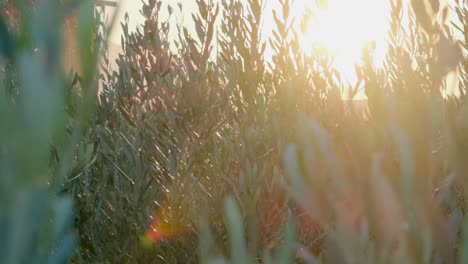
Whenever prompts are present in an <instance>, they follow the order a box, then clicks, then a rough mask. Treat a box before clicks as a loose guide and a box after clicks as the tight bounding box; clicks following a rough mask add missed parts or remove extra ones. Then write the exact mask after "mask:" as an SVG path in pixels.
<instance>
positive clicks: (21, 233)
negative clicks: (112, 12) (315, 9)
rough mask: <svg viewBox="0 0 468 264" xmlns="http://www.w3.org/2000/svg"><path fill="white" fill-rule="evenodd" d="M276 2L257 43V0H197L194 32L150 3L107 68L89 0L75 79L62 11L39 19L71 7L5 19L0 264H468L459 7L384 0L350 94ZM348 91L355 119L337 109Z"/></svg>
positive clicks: (467, 114)
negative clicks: (379, 41) (387, 17)
mask: <svg viewBox="0 0 468 264" xmlns="http://www.w3.org/2000/svg"><path fill="white" fill-rule="evenodd" d="M19 2H21V1H19ZM280 2H281V9H280V10H277V11H276V12H275V13H274V20H275V23H276V25H275V26H276V27H275V30H274V32H273V34H272V37H271V38H270V39H269V40H267V41H265V40H263V39H262V38H261V32H262V29H261V23H260V21H261V20H262V17H263V16H264V13H263V12H264V11H263V10H264V7H265V4H266V2H265V1H262V0H248V1H238V0H232V1H220V2H219V3H218V1H211V0H205V1H204V0H201V1H197V4H198V10H197V12H195V13H194V14H193V17H192V19H193V21H194V25H195V30H193V31H192V30H189V29H187V28H185V27H184V26H182V24H181V23H180V24H178V23H176V24H173V23H169V19H168V18H167V16H164V15H163V14H166V13H167V14H169V16H172V15H174V13H175V12H177V11H178V10H174V9H173V8H172V7H167V6H166V5H163V1H157V0H150V1H147V2H144V3H143V7H142V10H141V13H142V15H143V16H144V17H145V21H144V23H143V24H142V25H141V26H140V27H139V28H138V29H137V30H136V31H134V32H131V31H130V30H129V26H128V22H129V21H128V18H127V19H126V21H124V22H123V23H122V24H121V27H122V29H123V32H124V33H123V35H122V36H121V46H122V52H121V54H119V55H118V57H117V58H116V59H115V61H113V60H110V59H109V58H108V56H105V55H104V56H103V57H102V58H101V60H99V62H100V65H99V70H98V67H97V63H96V62H98V60H97V54H99V53H101V51H102V50H103V47H104V46H105V45H104V44H105V41H104V40H105V39H106V36H107V34H108V31H107V29H106V28H105V27H104V26H103V24H102V23H101V22H100V21H102V19H101V18H102V13H99V12H97V13H96V14H95V17H94V20H93V19H92V17H90V16H91V15H92V14H93V8H92V5H91V4H90V3H87V4H86V3H85V4H80V5H78V6H77V8H78V10H81V11H79V12H78V22H79V23H78V30H77V33H78V38H77V40H78V42H79V43H78V44H79V46H78V47H80V51H79V58H80V62H81V64H80V67H81V68H80V69H77V70H79V72H80V74H79V75H71V76H72V78H70V77H69V76H67V75H65V74H64V73H63V67H62V65H61V61H62V58H61V56H63V54H61V53H60V52H58V51H60V50H61V48H60V47H61V44H60V43H61V42H60V36H59V34H58V32H60V30H59V29H58V27H59V25H60V21H62V19H64V17H65V15H63V17H61V18H55V17H53V16H47V17H43V16H41V14H44V13H43V12H45V11H46V10H48V12H50V10H54V8H64V6H66V7H70V8H69V9H66V10H73V8H71V7H75V6H74V5H70V6H68V5H67V4H65V5H63V1H47V0H43V1H38V3H37V4H36V8H35V11H34V12H33V11H31V12H32V14H36V15H30V16H23V17H25V18H27V19H26V20H25V21H21V23H20V25H22V27H21V28H20V29H19V30H17V31H14V30H8V26H6V22H5V21H3V22H2V23H1V24H0V34H1V35H0V37H1V40H2V41H1V43H0V52H2V53H1V55H2V56H1V58H2V64H1V70H2V72H1V74H2V76H1V79H2V84H1V85H2V86H1V87H2V91H3V94H4V96H2V97H1V101H0V112H1V117H0V118H1V127H0V147H1V154H0V155H1V156H0V162H1V163H2V165H1V166H0V168H1V178H0V181H1V182H0V183H1V184H0V188H1V192H0V195H1V199H0V202H1V203H2V206H1V208H2V211H0V243H1V244H0V245H2V247H0V253H1V254H0V262H2V263H3V261H5V263H39V262H52V261H55V258H58V257H60V260H57V261H58V263H62V262H63V261H65V260H66V259H69V257H70V255H71V254H72V252H74V256H73V261H74V263H198V262H202V263H296V262H297V263H400V262H401V263H468V219H467V215H466V213H467V212H466V187H467V186H466V185H467V182H468V181H467V179H466V177H467V173H468V168H467V163H466V160H467V158H468V149H467V148H468V137H467V135H468V108H467V104H466V102H465V101H466V91H467V89H468V87H467V84H468V83H467V81H468V79H467V77H466V76H467V75H466V73H467V70H468V63H467V60H466V48H467V46H468V44H467V43H468V37H467V32H466V28H467V23H468V22H467V19H468V16H467V14H468V13H467V10H468V2H467V1H456V5H455V6H454V11H455V14H456V17H457V19H456V20H455V21H449V20H448V19H447V9H444V8H443V7H442V6H441V5H440V4H439V2H438V1H423V0H413V1H411V8H407V7H406V6H405V5H404V4H403V1H401V0H391V1H390V3H391V7H392V12H391V27H390V28H391V29H390V31H389V34H388V41H389V50H388V54H387V57H386V58H385V61H384V63H383V65H375V64H374V62H373V47H372V45H369V46H368V47H365V48H364V50H363V56H362V61H361V62H360V63H358V64H357V65H356V76H357V77H358V82H357V84H356V85H354V84H353V85H349V84H347V83H345V82H344V81H342V79H341V77H340V73H339V72H338V71H337V70H335V69H334V65H333V60H332V58H331V57H330V56H329V55H327V54H324V53H323V51H322V50H319V49H313V52H312V53H311V54H304V53H303V52H302V51H301V49H302V48H301V46H302V45H304V44H302V43H300V38H299V34H300V33H299V32H295V31H294V27H293V26H292V25H293V23H294V18H293V17H291V12H290V10H289V8H290V6H291V1H289V0H281V1H280ZM54 3H55V4H54ZM59 3H62V4H59ZM41 8H42V9H41ZM166 8H167V9H166ZM176 8H179V9H182V8H183V4H180V5H178V6H177V7H176ZM19 10H21V9H19ZM55 10H56V11H55V12H50V14H66V12H64V10H65V9H63V10H62V11H60V9H55ZM166 10H167V12H166ZM25 12H26V11H25ZM41 12H42V13H41ZM403 17H404V18H405V19H403ZM29 19H30V20H31V21H29ZM404 21H406V22H404ZM451 23H453V24H451ZM171 30H176V32H178V34H176V35H177V39H176V40H175V42H174V40H173V39H172V38H171ZM37 32H41V34H37ZM267 46H269V47H270V48H271V49H272V51H273V56H272V58H271V59H267V58H266V55H265V51H266V49H267V48H266V47H267ZM174 47H175V48H174ZM96 72H99V73H100V75H99V78H96V76H95V75H96ZM359 89H362V90H363V91H364V92H365V94H366V95H367V97H368V102H367V107H366V109H365V110H364V111H359V110H358V109H356V107H355V105H356V102H355V101H348V100H342V94H345V93H347V94H348V96H349V97H353V96H354V95H356V94H357V93H358V90H359ZM67 195H70V196H71V197H73V201H74V211H73V213H72V203H71V201H70V199H69V198H67V197H68V196H67ZM4 208H5V209H4ZM71 219H74V221H71ZM72 224H73V225H74V227H75V230H76V234H77V237H74V236H73V235H72V233H73V232H72V231H71V230H72V229H71V227H72ZM74 238H77V239H78V240H77V241H78V244H77V247H76V249H75V251H73V249H74V241H76V240H74ZM2 258H5V260H4V259H2Z"/></svg>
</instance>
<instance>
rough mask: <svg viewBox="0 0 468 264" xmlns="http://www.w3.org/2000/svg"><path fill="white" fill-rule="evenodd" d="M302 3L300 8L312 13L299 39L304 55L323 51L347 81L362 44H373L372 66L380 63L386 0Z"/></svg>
mask: <svg viewBox="0 0 468 264" xmlns="http://www.w3.org/2000/svg"><path fill="white" fill-rule="evenodd" d="M302 2H303V4H302V5H301V6H303V7H307V8H309V10H310V12H311V13H312V15H310V17H309V19H308V20H307V21H308V22H307V24H306V25H305V26H306V27H305V31H304V32H303V34H302V36H301V38H302V47H303V49H304V51H305V52H306V53H311V52H312V51H313V49H314V47H320V48H321V50H325V51H326V52H328V53H329V54H330V55H331V56H332V57H333V58H334V63H335V67H337V68H338V70H339V71H341V73H342V75H344V77H347V78H348V79H352V78H353V76H354V64H355V63H357V62H359V61H360V59H361V56H362V50H363V47H364V46H365V45H366V44H371V43H373V44H375V48H376V50H375V57H374V60H375V63H376V64H380V63H381V62H382V61H383V58H384V56H385V53H386V51H387V44H386V36H387V32H388V28H389V20H388V17H389V13H390V7H389V3H388V2H389V1H388V0H352V1H351V0H329V1H326V0H322V1H316V2H318V3H321V4H313V5H312V4H310V2H314V1H307V0H302ZM308 3H309V4H308Z"/></svg>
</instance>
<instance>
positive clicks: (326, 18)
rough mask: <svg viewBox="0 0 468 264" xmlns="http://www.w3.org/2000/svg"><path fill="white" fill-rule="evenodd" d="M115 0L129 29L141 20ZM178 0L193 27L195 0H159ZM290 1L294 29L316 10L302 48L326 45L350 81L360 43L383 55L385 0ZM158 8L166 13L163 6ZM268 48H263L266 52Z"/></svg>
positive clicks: (268, 21) (268, 14) (271, 3)
mask: <svg viewBox="0 0 468 264" xmlns="http://www.w3.org/2000/svg"><path fill="white" fill-rule="evenodd" d="M218 1H219V0H218ZM244 1H245V0H244ZM266 1H267V4H266V9H265V13H264V14H265V17H264V23H263V36H264V37H265V38H267V37H268V36H270V34H271V31H272V29H273V27H274V26H273V25H274V22H273V16H272V10H273V9H277V8H279V4H278V0H266ZM442 1H443V0H442ZM119 2H120V3H121V12H120V19H123V17H124V14H125V12H128V13H129V16H130V28H131V29H132V28H134V27H135V26H136V25H138V24H141V23H142V16H141V15H140V13H139V9H140V8H141V1H140V0H120V1H119ZM178 2H181V3H182V4H183V8H184V10H183V13H182V14H180V13H179V14H178V13H177V12H175V18H176V19H182V20H184V23H185V25H186V26H187V27H188V28H189V30H193V24H192V23H191V20H192V18H191V15H190V14H191V13H193V12H196V11H197V5H196V3H195V0H165V1H163V3H164V4H170V5H172V6H173V7H174V10H175V11H176V10H177V3H178ZM292 2H294V5H293V6H292V7H291V14H292V15H294V16H296V18H297V19H296V20H298V23H297V27H296V29H297V30H299V21H300V20H301V19H300V18H301V17H302V16H303V13H304V10H307V9H308V8H313V9H314V10H315V13H316V17H317V18H316V19H315V20H314V19H311V20H310V21H309V23H308V27H307V28H308V29H307V32H306V33H305V34H304V35H303V36H301V37H302V39H303V48H304V50H305V51H306V52H310V51H311V47H312V45H313V44H314V43H315V44H316V45H317V44H318V45H320V46H322V47H324V48H325V49H327V50H328V52H329V53H330V54H331V55H332V56H334V57H335V66H336V67H337V68H338V69H339V70H340V71H341V73H342V74H343V75H344V77H345V78H348V79H350V81H353V80H352V79H353V76H354V64H355V63H356V62H358V61H359V59H360V57H361V51H362V47H363V46H364V44H366V43H369V42H371V41H373V42H375V44H376V63H377V64H379V63H380V61H382V59H383V58H384V56H385V53H386V50H387V45H386V41H385V40H386V37H387V31H388V27H389V25H388V17H389V12H390V10H389V7H390V5H389V0H328V1H327V0H295V1H292ZM316 2H322V3H325V2H328V6H327V7H325V8H322V9H317V6H316V5H315V4H314V3H316ZM404 2H409V0H404ZM163 6H164V5H163ZM162 10H163V11H164V12H165V13H166V14H167V8H166V7H163V8H162ZM191 28H192V29H191ZM174 34H176V32H174ZM120 35H121V30H120V26H119V27H118V28H116V30H115V31H114V34H113V36H112V37H111V41H113V42H115V43H116V44H118V43H120ZM268 52H269V51H268V50H267V54H268ZM270 53H271V52H270ZM267 57H268V55H267Z"/></svg>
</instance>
